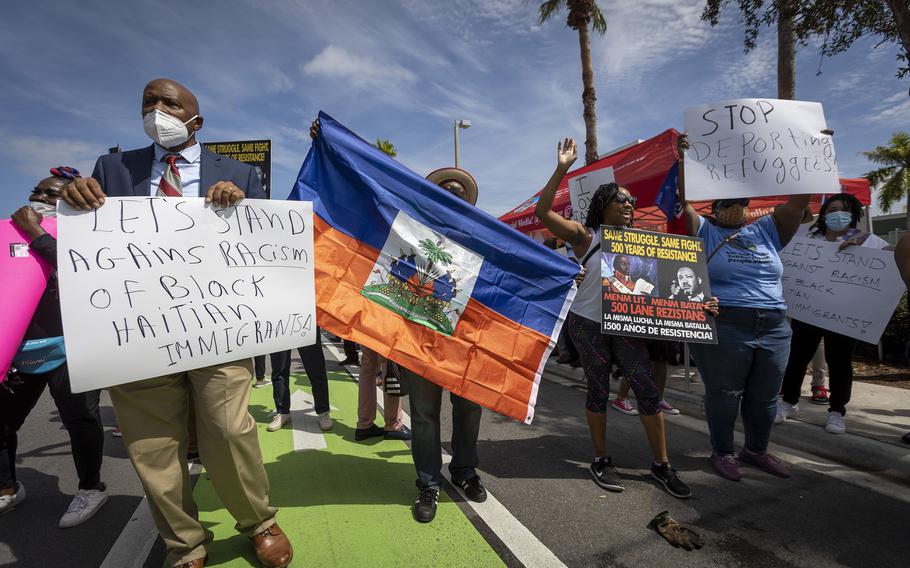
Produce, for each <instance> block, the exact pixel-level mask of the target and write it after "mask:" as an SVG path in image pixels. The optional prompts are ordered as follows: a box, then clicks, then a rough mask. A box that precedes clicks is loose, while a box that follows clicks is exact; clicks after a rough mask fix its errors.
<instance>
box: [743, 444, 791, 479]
mask: <svg viewBox="0 0 910 568" xmlns="http://www.w3.org/2000/svg"><path fill="white" fill-rule="evenodd" d="M739 461H741V462H745V463H747V464H749V465H754V466H755V467H757V468H758V469H760V470H762V471H764V472H766V473H770V474H771V475H776V476H777V477H783V478H788V477H790V466H788V465H787V464H785V463H784V462H782V461H780V459H778V458H776V457H774V456H772V455H771V454H769V453H768V452H762V453H760V454H756V453H755V452H750V451H749V450H743V451H741V452H739Z"/></svg>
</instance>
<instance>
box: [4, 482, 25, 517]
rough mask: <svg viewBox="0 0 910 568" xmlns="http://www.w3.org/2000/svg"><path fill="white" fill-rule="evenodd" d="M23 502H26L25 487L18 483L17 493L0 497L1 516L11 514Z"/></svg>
mask: <svg viewBox="0 0 910 568" xmlns="http://www.w3.org/2000/svg"><path fill="white" fill-rule="evenodd" d="M23 501H25V486H24V485H22V484H21V483H19V482H18V481H17V482H16V492H15V493H10V494H9V495H0V515H2V514H3V513H9V512H10V511H12V510H13V509H14V508H15V507H16V505H18V504H19V503H21V502H23Z"/></svg>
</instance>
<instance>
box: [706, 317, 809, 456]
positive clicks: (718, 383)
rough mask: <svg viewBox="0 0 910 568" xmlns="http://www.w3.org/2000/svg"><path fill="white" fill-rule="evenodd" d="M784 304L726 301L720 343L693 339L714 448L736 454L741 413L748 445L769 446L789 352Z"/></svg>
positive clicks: (753, 448) (757, 449)
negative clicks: (735, 436)
mask: <svg viewBox="0 0 910 568" xmlns="http://www.w3.org/2000/svg"><path fill="white" fill-rule="evenodd" d="M785 313H786V312H785V311H784V310H763V309H754V308H733V307H721V309H720V316H718V318H717V338H718V343H717V345H706V344H695V343H693V344H690V345H689V349H691V351H692V356H693V357H694V358H695V364H696V365H697V366H698V372H699V373H700V374H701V376H702V379H703V380H704V383H705V417H706V418H707V421H708V429H709V430H710V431H711V448H712V450H713V452H714V453H715V454H719V455H732V454H733V453H734V447H733V427H734V425H735V424H736V416H737V414H739V413H742V418H743V429H744V430H745V434H746V443H745V447H746V449H747V450H749V451H751V452H757V453H762V452H765V451H767V449H768V441H769V440H770V438H771V427H772V426H773V425H774V415H775V413H776V412H777V394H778V393H779V392H780V388H781V384H782V383H783V378H784V370H785V369H786V368H787V359H788V358H789V356H790V336H791V331H790V324H789V323H787V318H786V317H785Z"/></svg>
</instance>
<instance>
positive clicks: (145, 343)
mask: <svg viewBox="0 0 910 568" xmlns="http://www.w3.org/2000/svg"><path fill="white" fill-rule="evenodd" d="M312 219H313V212H312V204H311V203H310V202H303V201H268V200H260V199H245V200H243V201H242V202H240V204H238V205H237V206H236V207H231V208H228V209H219V208H215V207H213V206H211V205H206V204H205V201H204V200H203V199H201V198H187V199H181V198H175V199H170V198H168V199H165V198H160V197H131V198H112V197H109V198H107V200H106V202H105V205H104V206H103V207H101V208H100V209H98V210H97V211H94V212H83V211H75V210H73V209H72V208H70V207H68V206H66V205H65V204H63V203H61V204H60V209H59V217H58V234H59V237H60V243H59V245H58V248H57V265H58V274H59V279H60V304H61V308H62V311H63V328H64V335H65V338H66V353H67V359H68V363H69V372H70V381H71V383H72V387H73V391H74V392H82V391H86V390H90V389H97V388H101V387H107V386H111V385H117V384H122V383H127V382H130V381H135V380H139V379H145V378H149V377H156V376H160V375H166V374H170V373H177V372H180V371H186V370H190V369H196V368H199V367H205V366H208V365H214V364H217V363H222V362H228V361H236V360H239V359H244V358H248V357H252V356H254V355H263V354H266V353H271V352H274V351H282V350H285V349H291V348H294V347H299V346H302V345H311V344H313V343H314V342H315V340H316V320H315V315H314V314H315V303H314V300H315V288H314V281H313V222H312Z"/></svg>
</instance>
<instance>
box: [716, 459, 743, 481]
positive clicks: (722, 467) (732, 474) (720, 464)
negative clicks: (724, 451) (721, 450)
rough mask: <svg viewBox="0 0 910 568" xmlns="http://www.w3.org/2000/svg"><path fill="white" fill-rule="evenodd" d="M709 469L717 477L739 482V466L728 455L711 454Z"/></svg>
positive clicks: (740, 476) (740, 475)
mask: <svg viewBox="0 0 910 568" xmlns="http://www.w3.org/2000/svg"><path fill="white" fill-rule="evenodd" d="M711 467H713V468H714V471H716V472H717V475H719V476H721V477H723V478H724V479H729V480H730V481H739V480H740V479H742V477H743V476H742V474H741V473H739V464H738V463H736V458H734V457H733V456H730V455H724V456H722V455H720V454H711Z"/></svg>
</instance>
